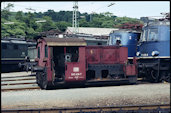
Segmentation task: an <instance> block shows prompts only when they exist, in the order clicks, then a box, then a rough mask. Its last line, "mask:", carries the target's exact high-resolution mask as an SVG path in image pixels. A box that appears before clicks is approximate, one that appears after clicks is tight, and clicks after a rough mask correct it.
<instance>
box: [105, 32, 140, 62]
mask: <svg viewBox="0 0 171 113" xmlns="http://www.w3.org/2000/svg"><path fill="white" fill-rule="evenodd" d="M140 35H141V33H140V32H138V31H135V30H130V29H120V30H116V31H113V32H112V33H110V34H109V36H110V38H109V42H108V44H109V45H120V46H125V47H128V58H129V59H132V58H133V57H135V56H136V52H137V43H138V40H139V38H140Z"/></svg>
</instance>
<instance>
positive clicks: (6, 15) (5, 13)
mask: <svg viewBox="0 0 171 113" xmlns="http://www.w3.org/2000/svg"><path fill="white" fill-rule="evenodd" d="M13 7H14V5H13V4H11V3H8V5H7V6H6V7H5V8H4V9H2V11H1V18H4V19H6V20H8V19H9V16H10V15H11V13H10V9H11V8H13Z"/></svg>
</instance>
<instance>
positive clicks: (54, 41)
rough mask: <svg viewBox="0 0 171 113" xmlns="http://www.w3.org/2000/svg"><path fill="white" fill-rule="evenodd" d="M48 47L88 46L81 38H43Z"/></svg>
mask: <svg viewBox="0 0 171 113" xmlns="http://www.w3.org/2000/svg"><path fill="white" fill-rule="evenodd" d="M43 39H44V40H45V42H46V43H47V45H48V46H86V45H87V43H86V41H85V40H84V39H81V38H43Z"/></svg>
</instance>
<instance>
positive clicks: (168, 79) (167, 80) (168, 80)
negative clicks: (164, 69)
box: [165, 73, 170, 83]
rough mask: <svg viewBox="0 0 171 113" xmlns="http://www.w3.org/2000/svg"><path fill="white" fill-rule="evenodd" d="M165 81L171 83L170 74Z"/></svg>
mask: <svg viewBox="0 0 171 113" xmlns="http://www.w3.org/2000/svg"><path fill="white" fill-rule="evenodd" d="M165 81H166V82H169V83H170V73H167V75H166V76H165Z"/></svg>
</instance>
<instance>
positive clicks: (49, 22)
mask: <svg viewBox="0 0 171 113" xmlns="http://www.w3.org/2000/svg"><path fill="white" fill-rule="evenodd" d="M43 19H45V20H46V22H45V23H42V31H48V30H51V29H56V28H57V27H56V25H55V23H54V22H53V21H52V19H51V17H48V16H44V17H43Z"/></svg>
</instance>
